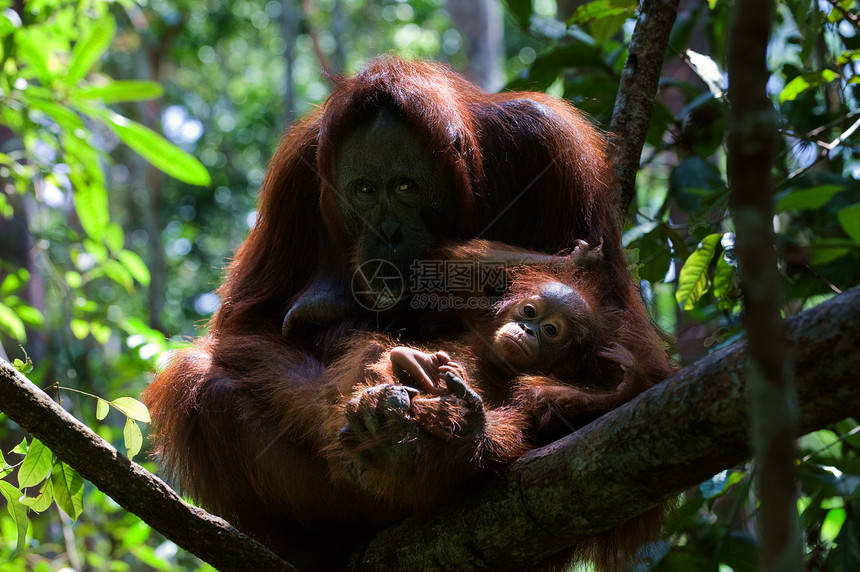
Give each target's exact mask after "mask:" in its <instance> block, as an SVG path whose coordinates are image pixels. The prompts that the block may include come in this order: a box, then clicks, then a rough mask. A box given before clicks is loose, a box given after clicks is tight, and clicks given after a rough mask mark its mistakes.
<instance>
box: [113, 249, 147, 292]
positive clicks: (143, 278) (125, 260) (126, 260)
mask: <svg viewBox="0 0 860 572" xmlns="http://www.w3.org/2000/svg"><path fill="white" fill-rule="evenodd" d="M118 258H119V261H120V262H122V264H123V266H125V267H126V269H127V270H128V271H129V272H130V273H131V275H132V276H134V279H135V280H137V281H138V282H140V283H141V284H142V285H143V286H148V285H149V268H147V267H146V263H144V261H143V260H142V259H141V258H140V256H138V255H137V253H135V252H132V251H130V250H123V251H121V252H120V253H119V256H118Z"/></svg>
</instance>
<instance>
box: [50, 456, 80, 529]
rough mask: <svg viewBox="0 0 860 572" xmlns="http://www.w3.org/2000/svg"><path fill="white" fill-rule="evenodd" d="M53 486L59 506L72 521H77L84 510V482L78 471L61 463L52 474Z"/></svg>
mask: <svg viewBox="0 0 860 572" xmlns="http://www.w3.org/2000/svg"><path fill="white" fill-rule="evenodd" d="M51 484H52V485H53V487H54V500H56V501H57V505H58V506H59V507H60V508H61V509H63V512H64V513H66V514H67V515H69V517H71V519H72V520H77V519H78V517H79V516H80V515H81V513H82V512H83V510H84V503H83V499H84V480H83V479H82V478H81V476H80V475H79V474H78V472H77V471H76V470H74V469H73V468H71V467H70V466H68V465H67V464H65V463H63V462H60V463H58V464H57V466H56V468H55V469H54V472H53V473H52V474H51Z"/></svg>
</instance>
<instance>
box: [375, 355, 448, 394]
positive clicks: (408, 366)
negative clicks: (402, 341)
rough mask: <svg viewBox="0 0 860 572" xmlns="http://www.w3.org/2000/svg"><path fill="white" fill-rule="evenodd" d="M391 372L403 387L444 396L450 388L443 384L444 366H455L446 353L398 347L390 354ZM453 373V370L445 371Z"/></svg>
mask: <svg viewBox="0 0 860 572" xmlns="http://www.w3.org/2000/svg"><path fill="white" fill-rule="evenodd" d="M389 358H390V359H391V370H392V371H393V372H394V375H396V376H397V379H398V380H399V381H400V383H402V384H403V385H408V386H410V387H414V388H416V389H419V390H421V391H423V392H424V393H429V394H432V395H444V394H446V393H448V388H447V387H445V384H444V383H443V381H442V380H443V377H444V372H443V370H442V368H443V366H446V365H450V364H453V365H454V366H456V367H458V368H459V367H460V366H459V365H458V364H457V363H455V362H452V361H451V358H450V357H449V356H448V354H446V353H445V352H434V353H432V354H431V353H427V352H422V351H420V350H416V349H413V348H409V347H405V346H397V347H396V348H394V349H392V350H391V352H390V356H389ZM445 371H451V370H445Z"/></svg>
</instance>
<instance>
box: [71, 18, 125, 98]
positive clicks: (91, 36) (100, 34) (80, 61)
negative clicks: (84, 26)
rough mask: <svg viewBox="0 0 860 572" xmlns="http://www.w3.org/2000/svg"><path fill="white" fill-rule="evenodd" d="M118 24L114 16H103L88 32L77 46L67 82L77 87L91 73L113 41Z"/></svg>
mask: <svg viewBox="0 0 860 572" xmlns="http://www.w3.org/2000/svg"><path fill="white" fill-rule="evenodd" d="M115 31H116V22H115V21H114V19H113V16H110V15H105V16H102V17H101V18H100V19H99V21H98V22H95V23H93V25H92V26H91V27H90V29H89V30H88V32H89V33H88V35H87V36H86V37H85V38H83V39H81V40H80V41H78V43H77V44H75V49H74V51H73V52H72V61H71V62H70V63H69V71H68V72H67V73H66V82H67V83H68V84H69V85H77V83H78V82H79V81H81V80H82V79H83V78H84V76H85V75H87V74H88V73H89V71H90V70H91V69H92V67H93V65H95V63H96V62H97V61H98V59H99V58H100V57H101V55H102V54H103V53H104V51H105V50H106V49H107V48H108V46H110V43H111V42H112V41H113V36H114V32H115Z"/></svg>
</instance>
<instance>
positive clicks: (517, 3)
mask: <svg viewBox="0 0 860 572" xmlns="http://www.w3.org/2000/svg"><path fill="white" fill-rule="evenodd" d="M502 3H503V4H504V5H505V6H506V7H507V9H508V12H509V13H510V14H511V15H512V16H513V17H514V19H515V20H516V21H517V23H518V24H519V25H520V26H521V27H522V28H523V29H524V30H528V29H529V26H530V25H531V19H532V11H533V9H532V2H531V0H502Z"/></svg>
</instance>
